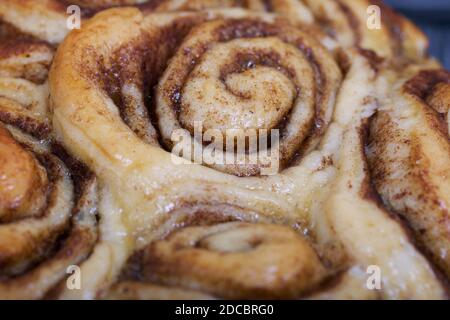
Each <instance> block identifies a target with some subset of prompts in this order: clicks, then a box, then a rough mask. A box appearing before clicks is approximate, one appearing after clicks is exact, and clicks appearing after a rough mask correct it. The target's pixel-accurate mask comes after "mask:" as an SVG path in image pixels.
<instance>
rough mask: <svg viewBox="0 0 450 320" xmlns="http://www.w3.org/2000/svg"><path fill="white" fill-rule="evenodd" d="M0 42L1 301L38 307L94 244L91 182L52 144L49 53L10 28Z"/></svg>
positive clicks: (87, 173)
mask: <svg viewBox="0 0 450 320" xmlns="http://www.w3.org/2000/svg"><path fill="white" fill-rule="evenodd" d="M2 5H3V2H2ZM0 36H1V39H2V41H1V43H0V298H2V299H38V298H44V297H46V296H47V295H48V294H49V293H50V291H52V290H53V288H55V287H56V286H57V285H58V284H59V283H60V282H61V281H63V280H64V278H65V276H66V270H67V268H68V267H69V266H71V265H76V264H78V263H80V262H81V261H83V260H84V259H86V258H87V257H88V256H89V254H90V252H91V249H92V248H93V246H94V244H95V241H96V238H97V222H96V216H95V215H96V196H97V194H96V180H95V177H94V176H93V174H92V173H90V171H89V170H88V169H87V168H86V167H84V166H82V165H81V164H79V163H78V162H77V161H76V160H74V159H72V158H71V157H70V156H69V155H68V154H67V153H66V152H65V151H64V150H63V149H62V148H61V147H57V146H56V145H54V143H53V142H52V137H51V131H52V125H51V119H50V112H49V110H48V108H47V100H48V96H49V90H48V83H47V77H48V69H49V67H50V64H51V61H52V59H53V54H54V48H53V47H51V46H50V45H49V44H47V43H45V42H42V41H39V40H37V39H34V38H32V37H30V36H27V35H24V34H22V33H20V32H19V31H17V30H16V29H15V28H13V27H12V26H10V25H3V26H2V27H1V32H0Z"/></svg>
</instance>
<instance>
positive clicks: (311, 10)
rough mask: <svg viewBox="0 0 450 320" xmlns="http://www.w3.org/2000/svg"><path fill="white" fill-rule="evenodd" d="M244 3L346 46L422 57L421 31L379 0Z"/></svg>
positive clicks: (259, 0)
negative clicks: (317, 30) (316, 29)
mask: <svg viewBox="0 0 450 320" xmlns="http://www.w3.org/2000/svg"><path fill="white" fill-rule="evenodd" d="M246 4H247V7H249V8H251V9H254V10H262V11H268V12H277V13H279V14H281V15H283V16H286V17H288V18H289V19H290V20H291V21H293V22H294V23H300V24H306V25H313V26H314V25H318V26H320V28H321V29H322V30H323V31H324V32H325V33H327V34H328V35H330V36H331V37H333V38H335V39H336V40H337V41H338V42H339V43H340V44H341V45H343V46H344V47H347V48H348V47H354V46H356V47H361V48H364V49H369V50H373V51H375V52H376V53H377V54H378V55H379V56H380V57H387V58H390V57H406V58H408V59H410V60H413V61H420V60H421V59H423V58H424V57H425V56H426V50H427V47H428V39H427V38H426V36H425V35H424V34H423V32H422V31H421V30H420V29H418V28H417V27H416V26H415V25H414V24H413V23H411V22H410V21H409V20H408V19H406V18H405V17H403V16H401V15H400V14H398V13H397V12H395V11H394V10H392V9H391V8H390V7H389V6H387V5H386V4H384V3H383V2H382V1H379V0H248V1H246Z"/></svg>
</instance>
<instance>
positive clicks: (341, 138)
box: [49, 8, 447, 299]
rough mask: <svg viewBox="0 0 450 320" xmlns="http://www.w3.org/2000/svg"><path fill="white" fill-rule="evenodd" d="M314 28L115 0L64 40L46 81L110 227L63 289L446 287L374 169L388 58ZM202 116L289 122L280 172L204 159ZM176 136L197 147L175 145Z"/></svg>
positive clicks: (355, 293)
mask: <svg viewBox="0 0 450 320" xmlns="http://www.w3.org/2000/svg"><path fill="white" fill-rule="evenodd" d="M314 36H315V34H314V33H313V34H311V33H310V31H308V29H302V28H297V27H293V26H290V25H288V24H287V23H285V22H284V21H281V20H280V18H279V17H277V16H275V15H270V14H262V13H252V12H248V11H245V10H239V9H232V10H213V11H201V12H177V13H149V12H147V11H145V10H140V9H139V8H122V9H110V10H107V11H103V12H101V13H99V14H97V15H96V16H95V17H94V18H93V19H92V20H90V21H89V22H87V23H85V25H84V27H83V28H82V29H81V30H77V31H74V32H72V33H71V34H70V35H69V36H68V37H67V38H66V39H65V41H64V42H63V43H62V44H61V46H60V47H59V48H58V52H57V54H56V57H55V60H54V62H53V65H52V69H51V72H50V77H49V79H50V101H51V102H50V103H51V106H52V110H53V123H54V132H55V136H56V139H57V140H58V141H59V142H60V143H62V144H63V145H64V146H65V147H66V148H67V149H68V150H69V151H70V152H71V153H72V154H74V155H76V156H77V158H79V159H80V160H81V161H82V162H83V163H86V164H87V165H88V166H89V168H90V169H91V170H92V171H93V172H94V173H95V174H96V175H97V177H98V179H99V192H100V194H101V197H100V201H99V206H98V208H99V215H100V230H101V236H100V238H99V241H98V243H97V245H96V246H95V249H94V251H93V253H92V255H91V256H90V258H89V259H87V260H86V261H84V262H83V263H82V264H81V272H82V274H83V278H82V284H81V287H82V289H81V290H76V291H71V290H68V289H64V290H62V291H61V292H60V295H59V298H63V299H67V298H87V299H93V298H110V299H117V298H174V299H179V298H198V299H204V298H232V299H233V298H294V299H295V298H336V299H340V298H368V299H375V298H385V299H439V298H446V297H447V296H446V284H445V283H444V282H443V281H442V278H441V277H440V276H439V273H438V272H436V270H435V269H434V268H433V263H431V262H430V261H429V260H428V259H427V258H426V255H424V253H423V252H422V251H421V250H420V248H417V247H416V246H415V244H414V242H413V241H412V239H411V237H410V236H409V233H408V231H407V229H406V228H405V227H404V226H403V225H402V224H400V223H399V221H398V220H396V219H395V218H394V217H393V215H392V213H391V212H390V211H389V209H388V208H386V207H385V206H384V205H383V204H382V203H381V202H380V201H379V200H378V198H377V196H376V191H375V190H374V189H373V188H372V186H371V183H370V181H371V180H370V175H371V172H370V170H369V166H368V164H367V161H366V155H365V152H364V151H365V139H364V128H365V127H366V126H367V123H368V121H369V119H371V117H372V115H373V114H374V112H375V111H376V110H377V108H378V107H379V105H380V96H379V94H380V92H384V91H382V89H381V88H382V83H383V81H384V80H383V79H384V77H383V76H382V72H381V71H380V69H379V68H380V65H379V64H380V63H381V61H380V60H379V59H377V57H376V56H375V55H374V54H373V53H370V52H367V51H364V50H361V49H349V50H347V52H341V53H338V54H336V55H334V53H333V52H330V51H328V50H327V49H326V47H325V46H324V45H323V44H321V43H320V41H317V40H315V39H314ZM319 40H321V38H319ZM324 42H325V44H326V43H327V41H326V40H325V41H324ZM436 90H437V93H435V94H434V95H435V96H442V91H441V90H444V89H436ZM435 100H439V99H438V98H436V99H435ZM439 108H440V107H439ZM198 122H201V123H202V124H203V125H204V127H203V128H206V129H215V130H216V132H217V135H216V137H219V139H220V137H223V136H224V135H226V134H227V131H228V130H230V129H231V130H233V129H239V130H240V131H239V132H241V133H242V134H243V135H244V136H245V135H247V134H248V133H249V132H251V130H253V131H254V132H255V133H256V134H255V136H256V137H257V138H259V136H262V135H263V130H272V129H278V130H279V131H280V139H279V146H280V147H279V160H280V166H279V168H277V170H276V171H275V172H271V175H268V176H265V175H264V172H263V170H262V169H265V167H264V165H262V164H261V163H259V162H257V163H254V164H252V165H247V163H244V164H240V163H236V164H232V165H228V164H226V165H223V164H219V165H217V164H216V163H213V164H210V163H205V162H203V161H201V162H200V161H196V158H195V152H194V156H193V155H192V153H191V152H189V151H191V150H194V151H195V147H196V146H197V147H199V146H202V145H203V143H204V141H203V140H199V139H197V137H196V135H195V133H196V127H195V126H196V123H198ZM202 130H203V129H201V130H200V131H197V132H200V133H206V131H205V132H204V131H202ZM174 132H175V133H176V132H179V133H181V134H180V135H181V136H183V135H184V136H185V137H187V139H186V140H185V141H187V142H186V147H187V149H186V150H188V152H187V156H186V154H184V153H183V154H179V155H174V154H173V153H171V151H173V150H172V147H173V144H174V140H173V139H172V138H173V134H174ZM235 138H239V136H237V137H236V136H235ZM270 138H271V137H270ZM224 140H225V144H228V143H229V141H227V140H226V139H224ZM246 144H247V143H246ZM275 145H276V142H275V144H274V143H271V144H268V145H267V149H268V150H269V149H270V151H274V150H277V149H275ZM189 147H190V148H191V149H189ZM259 148H260V145H258V146H257V148H253V149H252V148H250V147H246V148H244V152H243V153H242V154H241V156H242V157H241V158H243V159H245V158H246V157H249V156H250V155H251V153H252V152H260V151H261V150H260V149H259ZM224 150H225V149H224ZM216 151H217V149H216ZM226 152H228V153H229V154H232V155H233V156H234V159H238V158H239V157H238V156H239V154H238V149H236V148H228V150H226ZM218 153H219V154H220V150H219V151H218ZM275 153H276V152H275ZM181 156H183V157H184V158H182V157H181ZM373 266H376V267H377V268H379V270H380V272H381V278H380V284H379V286H378V285H377V286H375V287H378V288H375V287H374V288H372V287H371V286H369V285H368V284H367V283H368V282H367V281H368V276H367V270H368V268H369V267H373Z"/></svg>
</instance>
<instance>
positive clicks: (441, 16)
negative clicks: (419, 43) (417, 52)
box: [385, 0, 450, 69]
mask: <svg viewBox="0 0 450 320" xmlns="http://www.w3.org/2000/svg"><path fill="white" fill-rule="evenodd" d="M385 2H386V3H389V4H390V5H391V6H393V7H395V8H397V10H399V11H401V12H402V13H403V14H405V15H406V16H408V17H409V18H410V19H412V20H413V21H414V22H415V23H417V24H418V25H419V26H420V27H421V28H422V30H423V31H425V33H427V35H428V36H429V38H430V52H431V55H433V56H434V57H436V58H438V59H439V60H440V61H441V62H442V63H443V64H444V65H445V67H446V68H447V69H450V0H385Z"/></svg>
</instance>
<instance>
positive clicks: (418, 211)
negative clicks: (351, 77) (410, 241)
mask: <svg viewBox="0 0 450 320" xmlns="http://www.w3.org/2000/svg"><path fill="white" fill-rule="evenodd" d="M420 69H422V68H420ZM405 73H406V75H403V76H394V79H393V80H391V82H390V83H391V86H392V87H393V89H392V90H390V91H389V94H388V96H387V98H386V99H385V100H384V101H383V104H382V106H381V107H380V109H379V110H378V112H377V114H376V115H375V116H374V117H373V119H372V121H371V123H370V134H369V137H368V149H367V154H368V160H369V164H370V169H371V174H372V180H373V183H374V185H375V187H376V188H377V190H378V192H379V193H380V195H381V196H382V197H383V200H384V201H385V203H386V204H387V205H388V206H389V207H390V208H391V209H392V210H393V211H395V212H396V213H398V214H399V215H400V216H401V217H402V218H404V219H405V221H406V222H407V223H408V225H409V226H410V227H411V228H412V230H413V232H414V235H415V237H416V239H418V241H419V243H420V245H421V246H423V247H424V248H425V250H426V252H427V253H428V254H429V255H430V257H431V258H432V259H433V260H434V261H435V262H436V264H437V265H438V266H439V267H440V268H441V270H443V272H444V273H445V274H446V276H447V277H449V276H450V254H449V250H450V211H449V207H450V136H449V130H448V128H449V126H448V122H447V121H448V112H449V104H450V95H449V94H450V91H449V88H450V86H449V83H450V72H448V71H445V70H441V69H424V70H417V68H416V67H411V68H410V69H409V70H407V71H406V72H405Z"/></svg>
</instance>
